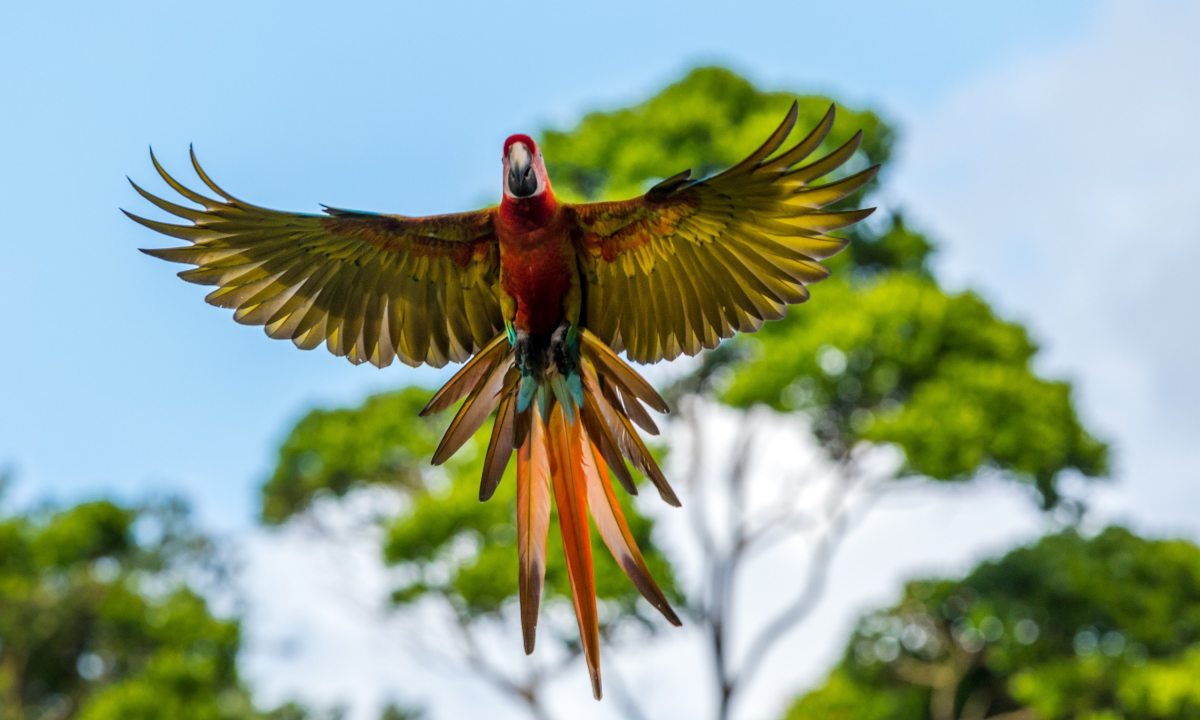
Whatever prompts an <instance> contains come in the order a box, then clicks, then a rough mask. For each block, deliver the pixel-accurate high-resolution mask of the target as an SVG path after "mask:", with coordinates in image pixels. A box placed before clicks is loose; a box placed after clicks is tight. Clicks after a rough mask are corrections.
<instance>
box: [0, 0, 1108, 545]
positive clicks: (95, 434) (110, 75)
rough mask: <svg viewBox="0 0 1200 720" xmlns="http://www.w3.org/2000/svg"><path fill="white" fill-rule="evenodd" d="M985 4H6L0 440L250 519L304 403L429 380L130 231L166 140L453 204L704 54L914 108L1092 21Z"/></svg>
mask: <svg viewBox="0 0 1200 720" xmlns="http://www.w3.org/2000/svg"><path fill="white" fill-rule="evenodd" d="M967 5H968V4H951V3H934V2H920V3H905V4H903V9H902V8H901V4H898V3H882V2H880V3H863V4H859V5H857V6H855V7H854V8H850V7H847V6H842V5H839V4H836V3H815V2H814V3H796V2H786V3H785V2H749V3H744V4H742V5H741V6H740V9H739V10H738V11H737V12H732V11H731V10H730V9H729V6H728V5H727V4H724V3H691V2H689V3H680V2H674V3H640V2H638V3H632V2H631V3H605V4H604V5H603V6H602V7H603V11H600V10H587V9H582V8H578V7H571V8H566V7H563V6H561V5H558V4H551V3H540V4H539V3H529V4H524V5H521V6H520V7H513V6H510V5H507V4H505V5H501V4H499V3H471V4H465V5H462V6H461V9H458V10H453V11H452V10H450V9H449V8H450V6H449V5H448V4H439V3H420V4H416V3H413V4H408V3H403V4H402V3H384V2H379V3H352V4H347V5H343V6H340V7H339V8H338V9H337V10H336V11H335V10H332V9H331V8H330V6H328V5H326V4H318V3H267V2H262V3H259V2H255V3H245V2H215V3H206V4H204V5H203V6H195V5H187V4H179V3H151V2H142V3H132V2H116V3H101V4H96V3H82V2H79V3H20V4H15V5H13V6H10V9H7V10H5V11H4V14H5V15H6V17H5V18H4V22H3V23H2V24H0V62H2V64H3V67H5V68H7V69H8V72H7V73H6V79H5V88H4V90H3V93H4V98H5V103H4V105H5V107H6V108H7V109H6V110H5V111H4V112H3V113H0V197H3V198H4V202H5V207H6V208H8V212H7V213H6V221H5V222H6V226H7V227H6V229H5V231H4V236H5V239H4V242H3V243H2V244H0V267H4V268H7V269H8V270H9V272H8V273H6V274H7V277H6V278H5V280H4V282H3V284H0V307H4V308H8V309H9V313H8V318H7V327H6V332H5V338H6V339H5V341H4V346H3V352H2V353H0V397H2V398H3V400H2V402H0V463H6V464H8V465H10V466H11V467H12V468H14V469H15V470H16V471H17V478H18V488H17V493H18V497H20V498H35V497H39V498H40V497H45V496H54V497H60V498H70V497H77V496H80V495H89V494H94V493H98V492H116V493H118V494H120V495H122V496H125V497H137V496H140V495H143V494H145V493H147V492H154V491H161V490H168V489H169V490H172V491H181V492H183V493H185V494H187V495H188V496H189V497H191V498H192V499H193V500H194V501H195V502H196V503H197V505H198V509H199V511H200V512H201V514H202V516H203V517H204V518H205V519H206V520H207V521H208V522H210V523H211V524H214V525H215V526H218V527H238V526H240V525H242V524H244V523H246V522H248V521H249V520H250V519H251V518H252V517H253V514H254V512H255V503H256V488H257V484H258V482H259V481H260V480H261V478H262V477H263V475H264V473H266V472H267V471H268V469H269V467H270V463H271V458H272V453H273V448H274V446H275V444H276V443H277V442H278V441H279V440H280V438H281V436H282V434H283V433H284V432H285V431H286V428H287V427H288V425H289V423H290V422H291V421H293V420H294V419H296V418H297V417H298V416H299V415H300V414H302V413H303V412H304V410H305V409H307V408H309V407H311V406H313V405H314V404H319V403H344V402H352V401H354V400H356V399H358V398H360V397H361V396H363V394H364V393H367V392H369V391H373V390H378V389H382V388H387V387H392V386H395V385H399V384H403V383H408V382H421V383H432V382H435V381H436V379H437V376H435V374H434V373H431V372H422V371H412V370H408V369H404V368H399V367H396V368H390V369H388V370H386V371H383V372H379V371H375V370H373V369H369V368H365V367H364V368H355V367H352V366H350V365H349V364H348V363H346V362H344V361H342V360H338V359H336V358H333V357H329V356H326V355H324V354H322V353H301V352H298V351H296V350H295V349H294V348H292V347H291V346H290V345H288V344H286V343H279V342H274V341H269V340H267V339H266V338H265V337H264V336H263V335H262V334H261V332H260V331H259V330H258V329H256V328H244V327H239V326H237V325H235V324H234V323H232V322H230V320H229V318H228V317H227V313H224V312H222V311H218V310H215V309H213V308H210V307H208V306H206V305H204V304H203V303H202V302H201V297H202V296H203V290H202V289H201V288H197V287H193V286H186V285H184V284H182V283H180V282H179V281H178V280H176V279H175V278H174V277H173V274H172V268H170V267H169V266H167V265H164V264H161V263H158V262H156V261H154V260H152V259H151V258H147V257H144V256H142V255H140V254H139V253H136V252H135V251H134V249H135V248H136V247H139V246H145V245H155V244H161V238H158V237H153V236H152V235H151V234H150V233H149V232H147V231H145V230H143V229H142V228H139V227H137V226H135V225H133V224H132V223H130V222H128V221H127V220H125V219H124V218H123V217H122V216H121V215H120V214H119V213H118V212H117V208H118V207H126V208H130V209H135V210H136V209H141V210H145V209H146V206H145V203H143V202H140V199H139V198H137V197H136V196H135V195H134V193H133V191H132V190H131V189H130V188H129V187H128V186H127V185H126V184H125V180H124V176H125V175H129V176H131V177H132V178H134V179H135V180H137V181H139V182H141V183H143V184H145V185H147V186H149V187H157V185H156V180H157V178H156V177H155V176H154V174H153V172H152V170H151V168H150V165H149V160H148V157H147V153H146V148H147V146H148V145H153V146H154V147H155V148H156V149H157V151H158V153H159V156H160V158H162V160H163V161H164V162H165V163H166V164H167V166H168V167H171V168H175V169H178V170H179V171H180V173H184V174H186V169H185V165H186V149H187V145H188V143H189V142H194V143H195V144H196V147H197V149H198V151H199V153H200V156H201V158H202V159H203V160H204V161H205V163H206V165H208V167H209V170H210V172H212V173H213V174H214V175H215V177H217V178H218V179H219V182H221V183H223V184H224V185H225V186H226V187H228V188H231V189H233V191H234V192H235V193H237V194H240V195H242V196H243V197H246V198H249V199H252V200H253V201H254V202H256V203H260V204H265V205H271V206H276V207H281V208H286V209H294V210H313V209H315V208H316V205H317V203H318V202H324V203H328V204H332V205H336V206H344V207H361V208H372V209H379V210H389V211H395V212H404V213H409V214H419V213H425V212H435V211H450V210H456V209H463V208H467V207H471V206H474V205H479V204H482V203H484V202H490V201H491V200H492V199H493V198H494V197H495V195H496V190H497V188H496V183H497V182H498V179H497V177H498V171H497V168H498V167H499V150H498V147H499V144H500V142H501V141H502V139H503V138H504V137H505V136H506V135H508V134H509V133H511V132H516V131H523V130H536V129H537V128H540V127H543V126H545V125H546V124H552V123H553V124H569V123H571V122H572V121H573V120H574V119H576V118H577V117H578V116H579V115H580V114H581V113H582V112H584V111H586V110H588V109H591V108H596V107H612V106H617V105H620V104H622V103H624V102H628V101H635V100H637V99H639V98H642V97H644V96H645V95H647V94H648V93H651V92H653V91H654V90H655V89H657V88H658V87H660V86H661V85H662V84H664V83H666V82H668V81H670V80H672V79H674V78H676V77H677V76H679V75H680V74H681V73H682V72H684V71H685V70H686V68H688V67H689V66H691V65H692V64H694V63H697V62H722V63H727V64H729V65H731V66H732V67H734V68H736V69H739V70H741V71H742V72H744V73H746V74H748V75H749V76H750V77H751V78H753V79H754V80H756V81H759V82H761V83H762V84H764V85H767V86H772V87H780V88H796V89H798V90H812V89H816V90H825V91H829V92H832V93H834V94H836V95H837V96H838V97H840V98H844V99H846V100H847V101H851V102H858V103H870V104H872V105H874V106H876V107H879V108H880V109H882V110H883V111H884V112H891V113H893V114H899V113H902V112H903V113H909V112H919V111H920V109H921V108H923V107H927V106H929V105H930V104H932V103H935V102H937V100H938V99H939V98H940V97H942V96H943V95H944V94H945V93H946V92H947V91H948V89H949V88H952V87H954V86H956V84H958V83H960V82H961V81H962V79H963V78H964V77H967V76H969V75H970V74H972V73H975V72H979V71H980V70H981V69H983V68H986V67H988V66H989V65H993V64H995V63H997V62H999V61H1000V60H1001V59H1002V58H1004V57H1005V56H1011V55H1014V54H1018V53H1020V52H1022V50H1023V49H1025V48H1028V47H1035V46H1038V45H1042V44H1046V43H1049V42H1051V41H1053V40H1054V39H1055V38H1059V37H1062V36H1063V35H1069V34H1070V33H1072V32H1074V31H1075V30H1076V29H1077V28H1078V27H1079V25H1080V22H1081V15H1082V13H1083V12H1084V9H1085V8H1086V7H1087V5H1088V4H1087V3H1084V2H1062V3H1054V4H1047V3H1039V2H1016V3H1004V4H993V5H992V6H991V7H987V8H985V7H983V6H982V5H979V4H970V7H969V8H968V7H967ZM1033 17H1036V18H1037V21H1036V22H1032V21H1031V18H1033ZM899 29H903V32H898V30H899ZM666 170H670V168H664V171H666Z"/></svg>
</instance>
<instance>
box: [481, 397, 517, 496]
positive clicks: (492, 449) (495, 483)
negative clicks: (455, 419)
mask: <svg viewBox="0 0 1200 720" xmlns="http://www.w3.org/2000/svg"><path fill="white" fill-rule="evenodd" d="M501 395H502V397H503V399H501V400H500V406H499V407H498V408H497V409H496V422H495V424H494V425H492V439H491V441H489V442H488V448H487V455H486V456H484V459H483V477H482V478H481V479H480V481H479V500H480V501H485V500H489V499H491V497H492V494H493V493H495V492H496V488H497V487H499V485H500V478H501V477H503V476H504V468H506V467H508V460H509V458H510V457H512V453H513V448H514V445H515V443H516V432H515V428H514V426H515V425H516V421H517V402H516V397H514V396H513V394H512V393H511V392H509V393H508V394H505V393H504V391H503V390H501Z"/></svg>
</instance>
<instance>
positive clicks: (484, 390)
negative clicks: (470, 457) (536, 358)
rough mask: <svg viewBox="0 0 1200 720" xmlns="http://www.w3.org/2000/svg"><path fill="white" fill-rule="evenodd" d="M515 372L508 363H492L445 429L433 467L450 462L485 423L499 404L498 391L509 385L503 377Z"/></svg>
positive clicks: (435, 454) (434, 456) (434, 457)
mask: <svg viewBox="0 0 1200 720" xmlns="http://www.w3.org/2000/svg"><path fill="white" fill-rule="evenodd" d="M516 372H517V370H516V367H515V366H514V365H513V364H512V362H511V361H510V362H508V363H505V362H503V361H501V362H496V363H494V364H493V365H492V366H491V368H490V370H489V371H488V372H487V373H485V374H483V377H482V379H481V380H480V381H479V383H478V384H477V385H476V386H475V388H474V389H473V390H471V391H470V393H469V394H468V395H467V399H466V400H464V401H463V404H462V405H461V406H460V407H459V408H458V414H457V415H455V416H454V419H453V420H451V421H450V427H448V428H446V434H445V435H443V436H442V442H441V443H439V444H438V447H437V450H435V451H434V453H433V464H434V465H441V464H442V463H444V462H446V461H447V460H449V459H450V456H451V455H453V454H454V453H456V452H458V449H459V448H460V447H462V446H463V443H465V442H466V441H467V440H469V439H470V438H471V436H472V435H474V434H475V431H476V430H478V429H479V428H480V427H481V426H482V425H483V421H484V420H487V417H488V415H491V414H492V411H493V410H495V409H496V406H497V405H499V404H500V391H501V390H502V389H504V387H505V386H506V385H509V384H510V382H511V378H510V379H509V382H506V381H505V376H506V375H510V376H511V375H513V374H515V373H516Z"/></svg>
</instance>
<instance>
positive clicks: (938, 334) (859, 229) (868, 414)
mask: <svg viewBox="0 0 1200 720" xmlns="http://www.w3.org/2000/svg"><path fill="white" fill-rule="evenodd" d="M795 97H796V95H795V94H794V93H789V92H764V91H761V90H758V89H756V88H755V87H754V86H753V85H752V84H751V83H750V82H749V81H747V80H746V79H744V78H741V77H739V76H738V75H736V74H734V73H732V72H730V71H728V70H724V69H721V68H700V69H697V70H694V71H692V72H691V73H689V74H688V75H687V76H686V77H684V78H683V79H682V80H680V81H679V82H677V83H675V84H673V85H670V86H669V87H667V88H665V89H664V90H663V91H662V92H660V93H658V94H657V95H655V96H654V97H652V98H650V99H649V100H646V101H645V102H643V103H640V104H638V105H635V106H633V107H631V108H628V109H622V110H616V111H612V112H603V113H591V114H588V115H587V116H585V117H584V118H583V120H582V121H581V122H580V123H579V125H578V126H576V127H575V128H573V129H572V130H570V131H569V132H562V131H549V132H547V133H545V136H544V140H543V143H542V145H543V147H544V149H545V154H546V159H547V163H549V169H550V172H551V176H552V177H553V179H554V182H555V183H556V186H555V187H556V189H559V188H562V189H564V190H565V191H566V193H567V195H568V196H571V197H579V198H585V199H589V200H591V199H602V198H603V199H608V198H613V197H621V196H628V195H634V194H636V193H638V192H641V191H644V190H645V189H646V187H648V186H649V185H650V184H652V183H654V182H656V181H657V180H659V179H661V178H662V177H663V176H664V175H669V174H671V173H673V172H676V171H677V170H681V169H683V168H687V167H690V168H692V169H693V171H694V172H696V173H697V174H699V175H704V174H708V173H711V172H714V171H717V170H719V169H720V168H723V167H727V166H728V165H730V164H732V163H735V162H737V161H738V160H740V159H741V158H742V157H744V156H745V155H746V154H747V153H748V152H749V151H750V150H752V149H753V148H755V147H756V146H757V145H758V144H759V143H760V142H761V141H762V139H763V138H764V137H766V136H767V135H768V134H769V133H770V132H771V131H772V130H773V129H774V128H775V127H776V125H777V124H778V122H779V119H780V118H781V117H782V114H783V112H784V110H785V109H786V108H787V107H788V105H789V104H790V103H791V101H792V100H793V99H794V98H795ZM831 102H832V101H831V100H830V99H829V98H824V97H817V96H801V97H800V98H799V104H800V114H799V121H798V127H800V128H802V129H804V128H809V127H812V126H814V125H815V124H816V123H817V122H818V121H819V120H820V118H821V116H822V115H823V114H824V112H825V111H826V109H827V108H828V107H829V105H830V103H831ZM859 129H861V130H863V132H864V141H863V145H862V149H861V150H860V152H859V157H858V159H857V161H856V164H855V165H854V168H852V170H853V169H857V168H859V167H864V166H866V165H868V164H873V163H884V162H886V161H887V159H888V158H889V157H890V155H891V147H892V143H893V139H894V138H893V133H892V130H891V129H890V127H888V125H887V124H886V123H885V122H884V121H883V120H882V119H880V118H879V116H878V115H876V114H875V113H872V112H869V111H863V110H853V109H848V108H845V107H840V106H839V108H838V121H837V124H836V125H835V126H834V130H833V132H832V133H831V135H830V138H829V139H828V140H827V141H826V145H825V146H824V148H823V149H824V150H826V151H827V150H829V149H832V148H833V147H835V146H837V145H840V144H841V143H843V142H845V141H846V140H847V139H849V138H850V136H851V134H852V133H854V132H855V131H856V130H859ZM871 189H873V186H868V190H867V192H869V191H870V190H871ZM843 204H844V205H846V206H857V205H859V204H861V203H860V199H854V198H852V199H850V200H847V201H845V202H844V203H843ZM850 238H851V242H850V245H849V247H848V250H847V251H846V252H843V253H842V254H841V255H839V256H837V257H834V258H832V259H831V260H830V261H829V263H828V264H829V266H830V267H831V269H832V270H833V271H834V275H835V278H838V279H836V280H833V281H830V282H826V283H823V284H821V285H819V286H817V287H816V288H814V290H813V299H812V301H811V302H810V303H808V304H807V305H805V306H800V307H795V308H792V311H791V312H789V314H788V316H787V317H786V318H785V319H783V320H781V321H778V322H774V323H768V324H767V325H766V326H765V327H764V328H763V330H762V331H761V332H759V333H757V334H754V335H743V336H738V337H737V338H734V339H733V340H732V341H729V342H727V343H725V344H724V345H722V347H721V348H720V349H719V350H718V351H717V352H714V353H709V354H708V355H707V356H706V357H705V358H704V361H703V362H702V364H701V366H700V367H699V369H698V370H697V371H696V372H695V373H693V374H692V375H691V376H690V377H688V378H686V379H684V380H683V381H681V382H680V384H679V385H678V386H676V387H675V388H674V393H673V394H675V395H678V394H679V393H680V392H709V391H710V390H712V389H713V382H719V387H718V390H720V393H719V397H720V398H721V399H722V400H723V401H724V402H726V403H728V404H730V405H733V406H735V407H747V406H749V405H752V404H759V403H761V404H766V405H769V406H771V407H773V408H775V409H776V410H779V411H782V412H802V413H805V414H807V415H809V416H810V417H811V418H812V419H813V432H814V434H815V437H816V439H817V441H818V442H820V443H821V445H822V446H823V447H825V448H826V450H827V451H828V453H829V455H830V456H831V457H832V458H833V459H835V460H845V459H847V458H848V457H849V456H850V451H851V450H852V449H853V448H854V447H855V446H857V445H858V444H860V443H865V442H871V443H886V444H890V445H893V446H895V447H897V448H899V449H900V450H902V451H903V452H904V454H905V457H906V459H907V464H906V466H905V467H904V468H902V470H901V472H902V473H903V474H906V475H912V474H916V475H922V476H926V477H929V478H933V479H936V480H954V481H961V480H969V479H971V478H972V477H975V476H976V475H978V474H979V473H980V471H982V470H985V469H989V468H990V469H995V470H999V471H1001V472H1004V473H1006V474H1007V475H1009V476H1010V477H1013V478H1014V479H1017V480H1020V481H1024V482H1028V483H1031V484H1032V485H1034V486H1035V487H1036V488H1037V490H1038V492H1039V494H1040V497H1041V500H1042V502H1043V504H1044V505H1045V506H1046V507H1052V506H1054V505H1056V504H1057V503H1058V501H1059V494H1058V484H1059V480H1060V478H1061V477H1062V476H1063V474H1064V473H1067V472H1078V473H1081V474H1083V475H1085V476H1088V477H1095V476H1099V475H1102V474H1104V473H1105V472H1106V470H1107V453H1108V449H1107V447H1106V446H1105V445H1104V444H1103V443H1101V442H1099V441H1098V440H1096V439H1095V438H1093V437H1092V436H1091V435H1090V434H1089V433H1088V432H1087V431H1086V429H1084V428H1083V426H1082V424H1081V422H1080V420H1079V418H1078V416H1077V414H1076V412H1075V408H1074V405H1073V403H1072V398H1071V390H1070V386H1069V385H1068V384H1066V383H1061V382H1052V381H1048V380H1045V379H1043V378H1041V377H1039V376H1038V375H1037V373H1035V372H1034V371H1033V369H1032V367H1031V361H1032V359H1033V355H1034V352H1035V351H1036V348H1035V346H1034V344H1033V343H1032V342H1031V341H1030V339H1029V337H1028V336H1027V334H1026V332H1025V330H1024V329H1023V328H1022V327H1020V326H1019V325H1016V324H1013V323H1009V322H1005V321H1003V320H1001V319H999V318H997V317H996V315H995V314H994V313H993V312H992V310H991V308H989V306H988V305H987V303H986V302H985V301H984V300H982V299H981V298H979V297H978V296H976V295H973V294H971V293H963V294H956V295H952V294H948V293H946V292H945V291H944V290H943V289H942V288H941V287H939V286H938V284H937V282H936V281H935V280H934V279H933V278H932V276H931V274H930V270H929V265H928V261H929V257H930V255H931V254H932V252H933V250H934V245H933V243H932V242H931V241H930V240H929V238H927V237H926V236H925V235H923V234H922V233H920V232H918V231H916V230H914V229H913V228H911V227H909V226H908V225H907V224H905V222H904V220H903V217H902V216H901V215H900V214H899V213H896V214H893V215H891V216H889V217H886V218H883V219H882V221H881V222H876V223H867V224H861V225H859V226H856V227H855V228H854V229H853V231H852V232H851V233H850Z"/></svg>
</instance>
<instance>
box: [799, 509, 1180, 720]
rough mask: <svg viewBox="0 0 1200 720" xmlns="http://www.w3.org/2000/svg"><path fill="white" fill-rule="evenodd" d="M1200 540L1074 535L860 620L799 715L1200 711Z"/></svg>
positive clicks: (915, 591)
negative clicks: (840, 656) (1198, 544)
mask: <svg viewBox="0 0 1200 720" xmlns="http://www.w3.org/2000/svg"><path fill="white" fill-rule="evenodd" d="M1197 678H1200V548H1197V547H1196V546H1195V545H1193V544H1191V543H1188V542H1184V541H1165V540H1146V539H1143V538H1140V537H1138V536H1136V535H1134V534H1132V533H1130V532H1129V531H1128V530H1125V529H1123V528H1116V527H1113V528H1108V529H1107V530H1105V531H1104V532H1102V533H1100V534H1099V535H1097V536H1096V537H1094V538H1086V537H1083V536H1081V535H1079V534H1078V533H1076V532H1074V531H1065V532H1062V533H1059V534H1056V535H1052V536H1048V537H1046V538H1043V539H1042V540H1041V541H1039V542H1038V543H1036V544H1034V545H1032V546H1030V547H1026V548H1021V549H1018V550H1015V551H1013V552H1011V553H1009V554H1008V555H1006V556H1004V557H1003V558H1001V559H999V560H995V561H990V562H985V563H983V564H981V565H980V566H979V567H977V568H975V569H974V570H973V571H971V572H970V573H969V574H968V575H967V576H966V577H965V578H962V579H961V580H922V581H916V582H912V583H909V584H908V586H907V587H906V588H905V590H904V594H903V597H902V599H901V600H900V602H899V603H897V604H896V605H895V606H893V607H891V608H889V609H887V610H882V611H879V612H876V613H872V614H870V615H868V616H866V617H864V618H863V619H862V620H861V621H860V622H859V624H858V628H857V629H856V630H855V632H854V634H853V636H852V638H851V640H850V642H849V645H848V646H847V649H846V653H845V656H844V658H843V660H842V662H841V664H840V665H839V666H838V667H837V668H836V669H835V670H834V671H833V673H832V674H831V675H830V677H829V679H828V680H827V681H826V683H825V684H824V685H823V686H822V687H820V688H819V689H817V690H814V691H813V692H811V693H809V694H807V695H805V696H804V697H803V698H801V699H800V700H798V701H797V702H796V703H795V705H793V707H792V708H791V710H790V711H789V713H788V715H787V717H788V719H789V720H801V719H802V718H822V719H823V720H824V719H826V718H832V719H834V720H836V719H837V718H854V719H855V720H862V719H864V718H865V719H867V720H870V719H871V718H889V719H891V720H905V719H907V718H912V719H913V720H925V719H929V720H951V719H957V718H962V719H964V720H966V719H969V718H980V719H982V718H1001V717H1003V718H1012V719H1014V720H1015V719H1017V718H1035V717H1036V718H1040V719H1041V720H1059V719H1064V720H1065V719H1066V718H1083V719H1087V720H1101V719H1105V720H1107V719H1108V718H1128V719H1129V720H1166V719H1167V718H1197V717H1200V682H1197Z"/></svg>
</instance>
